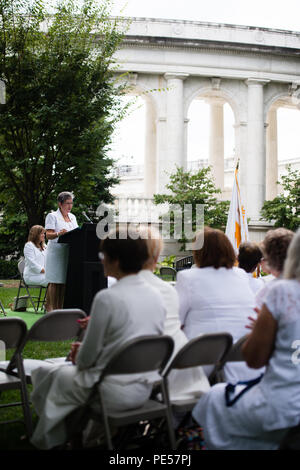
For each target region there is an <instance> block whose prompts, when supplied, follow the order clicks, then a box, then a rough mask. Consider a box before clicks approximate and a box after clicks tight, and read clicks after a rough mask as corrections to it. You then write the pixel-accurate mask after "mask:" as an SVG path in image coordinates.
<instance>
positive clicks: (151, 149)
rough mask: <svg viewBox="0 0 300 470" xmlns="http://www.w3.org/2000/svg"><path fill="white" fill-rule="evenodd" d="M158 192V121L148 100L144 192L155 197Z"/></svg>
mask: <svg viewBox="0 0 300 470" xmlns="http://www.w3.org/2000/svg"><path fill="white" fill-rule="evenodd" d="M155 192H156V122H155V110H154V107H153V105H152V103H151V102H150V101H149V100H146V138H145V162H144V194H145V197H153V194H154V193H155Z"/></svg>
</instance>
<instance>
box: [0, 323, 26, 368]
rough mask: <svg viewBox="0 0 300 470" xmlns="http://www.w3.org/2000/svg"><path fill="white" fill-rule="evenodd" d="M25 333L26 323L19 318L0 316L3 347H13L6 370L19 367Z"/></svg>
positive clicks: (0, 335)
mask: <svg viewBox="0 0 300 470" xmlns="http://www.w3.org/2000/svg"><path fill="white" fill-rule="evenodd" d="M26 335H27V325H26V323H25V322H24V320H22V319H21V318H17V317H10V318H0V340H1V341H3V343H4V346H5V349H14V353H13V355H12V357H11V359H10V361H9V363H8V365H7V366H6V370H7V372H9V371H12V370H13V369H14V368H15V367H16V366H18V368H19V367H20V361H21V351H22V348H23V346H22V345H23V344H24V341H25V338H26Z"/></svg>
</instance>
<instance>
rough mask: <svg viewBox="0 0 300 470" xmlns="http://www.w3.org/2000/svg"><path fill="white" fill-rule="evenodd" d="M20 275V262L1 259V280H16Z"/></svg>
mask: <svg viewBox="0 0 300 470" xmlns="http://www.w3.org/2000/svg"><path fill="white" fill-rule="evenodd" d="M18 274H19V271H18V262H17V261H16V260H4V259H0V279H12V278H16V277H18ZM0 296H1V293H0Z"/></svg>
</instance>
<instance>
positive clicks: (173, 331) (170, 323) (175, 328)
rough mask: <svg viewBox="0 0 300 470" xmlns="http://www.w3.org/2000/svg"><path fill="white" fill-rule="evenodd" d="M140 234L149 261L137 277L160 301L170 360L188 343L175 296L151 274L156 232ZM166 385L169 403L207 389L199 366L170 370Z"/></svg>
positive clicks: (157, 252)
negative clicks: (170, 341) (169, 340)
mask: <svg viewBox="0 0 300 470" xmlns="http://www.w3.org/2000/svg"><path fill="white" fill-rule="evenodd" d="M140 231H141V232H142V233H145V234H146V237H145V238H147V242H148V247H149V248H148V249H149V259H148V260H147V261H146V263H145V264H144V266H143V269H142V271H140V273H139V276H141V277H142V278H143V279H144V280H145V281H146V282H148V283H149V284H151V286H153V287H155V288H156V289H157V290H158V291H159V292H160V294H161V296H162V298H163V302H164V306H165V308H166V312H167V314H166V321H165V327H164V334H166V335H169V336H171V337H172V338H173V340H174V351H173V355H172V357H171V360H172V359H173V357H174V356H175V354H177V352H178V351H179V350H180V349H181V348H182V347H183V346H185V345H186V343H187V342H188V339H187V337H186V335H185V334H184V332H183V331H182V329H181V324H180V319H179V300H178V294H177V292H176V289H175V288H174V287H173V286H172V285H170V284H169V283H168V282H166V281H163V280H162V279H160V278H159V277H157V276H155V274H153V271H154V269H155V267H156V265H157V261H158V258H159V255H160V252H161V250H162V247H163V241H162V239H161V237H160V234H159V231H158V230H156V229H154V228H153V227H151V228H150V227H142V228H141V229H140ZM168 382H169V393H170V398H171V399H172V400H186V399H189V398H195V397H200V396H201V395H202V393H203V392H206V391H208V390H209V388H210V385H209V382H208V380H207V377H206V375H205V373H204V372H203V370H202V368H201V367H194V368H191V369H184V370H176V371H175V370H174V371H172V372H171V373H170V375H169V377H168Z"/></svg>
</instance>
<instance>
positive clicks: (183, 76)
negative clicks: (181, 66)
mask: <svg viewBox="0 0 300 470" xmlns="http://www.w3.org/2000/svg"><path fill="white" fill-rule="evenodd" d="M189 75H190V74H189V73H180V72H178V73H177V72H167V73H165V74H164V78H165V79H166V80H171V79H174V78H176V79H178V80H185V79H186V78H188V77H189Z"/></svg>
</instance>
